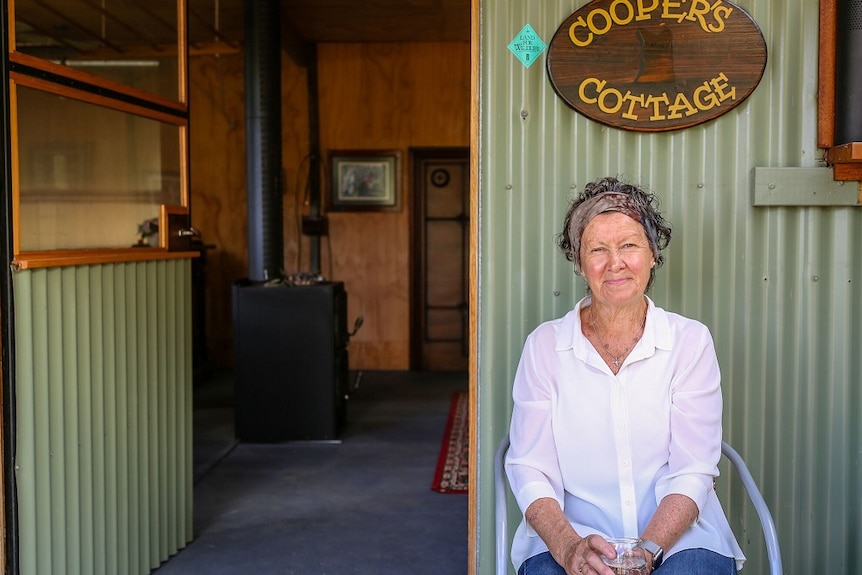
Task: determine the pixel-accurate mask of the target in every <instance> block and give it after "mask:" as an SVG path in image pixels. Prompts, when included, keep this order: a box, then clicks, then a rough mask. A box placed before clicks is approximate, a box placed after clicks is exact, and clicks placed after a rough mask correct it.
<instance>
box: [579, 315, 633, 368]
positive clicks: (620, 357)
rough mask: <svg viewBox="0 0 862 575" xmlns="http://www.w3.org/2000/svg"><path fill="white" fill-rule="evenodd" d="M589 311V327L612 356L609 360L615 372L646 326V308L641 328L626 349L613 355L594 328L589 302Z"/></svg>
mask: <svg viewBox="0 0 862 575" xmlns="http://www.w3.org/2000/svg"><path fill="white" fill-rule="evenodd" d="M589 311H590V327H592V328H593V333H594V334H596V337H597V338H598V340H599V343H600V344H601V346H602V347H603V348H604V349H605V351H606V352H608V355H610V356H611V357H612V358H613V359H612V360H611V363H613V364H614V367H615V368H616V370H615V371H614V373H616V372H617V371H619V369H620V366H622V364H623V360H624V359H625V358H626V357H627V356H628V355H629V352H630V351H631V350H632V349H634V347H635V345H636V344H637V342H638V340H639V339H640V338H641V336H642V335H643V331H644V327H645V326H646V310H644V319H643V321H642V322H641V328H640V329H639V330H638V332H637V333H636V334H635V337H634V338H633V339H632V342H631V344H630V345H629V346H628V347H627V348H626V349H624V350H623V351H622V352H621V353H620V354H619V355H614V353H613V352H612V351H611V348H610V347H608V344H606V343H605V340H604V339H602V334H600V333H599V330H597V329H596V319H595V317H593V306H592V304H590V308H589Z"/></svg>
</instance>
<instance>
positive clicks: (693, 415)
mask: <svg viewBox="0 0 862 575" xmlns="http://www.w3.org/2000/svg"><path fill="white" fill-rule="evenodd" d="M686 331H690V332H692V333H680V334H678V339H677V341H679V342H684V343H682V345H684V346H686V347H689V349H687V350H685V353H681V354H678V357H684V358H687V359H686V361H687V364H686V365H685V366H684V367H683V369H681V370H680V371H679V372H678V373H677V374H676V377H675V378H674V381H673V382H672V383H671V390H670V392H671V410H670V429H671V433H670V438H671V440H670V445H669V454H668V471H667V474H665V475H664V477H662V478H661V479H660V480H659V481H658V482H657V483H656V500H657V501H659V502H660V501H661V500H662V499H663V498H664V497H665V496H667V495H669V494H671V493H678V494H682V495H685V496H687V497H689V498H690V499H692V500H693V501H694V502H695V504H697V508H698V511H702V510H703V508H704V506H705V505H706V501H707V494H708V493H709V490H710V489H712V488H713V478H714V477H715V476H717V475H718V460H719V458H720V457H721V411H722V397H721V385H720V384H721V374H720V371H719V367H718V358H717V357H716V353H715V349H714V346H713V343H712V337H711V336H710V334H709V330H708V329H707V328H706V327H705V326H703V325H701V324H695V323H687V324H686Z"/></svg>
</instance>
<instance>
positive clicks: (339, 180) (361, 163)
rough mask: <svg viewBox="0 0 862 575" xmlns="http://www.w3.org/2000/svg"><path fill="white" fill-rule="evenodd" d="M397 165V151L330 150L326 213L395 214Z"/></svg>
mask: <svg viewBox="0 0 862 575" xmlns="http://www.w3.org/2000/svg"><path fill="white" fill-rule="evenodd" d="M400 164H401V153H400V152H399V151H398V150H331V151H330V152H329V154H328V165H329V186H330V195H329V208H330V210H332V211H337V212H338V211H342V212H346V211H355V212H361V211H399V210H400V209H401V166H400Z"/></svg>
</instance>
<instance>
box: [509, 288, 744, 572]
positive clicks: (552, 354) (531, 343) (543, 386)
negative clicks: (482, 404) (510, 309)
mask: <svg viewBox="0 0 862 575" xmlns="http://www.w3.org/2000/svg"><path fill="white" fill-rule="evenodd" d="M647 301H648V305H649V307H648V310H647V319H646V324H645V327H644V333H643V336H642V337H641V339H640V341H639V342H638V343H637V345H635V347H634V349H632V351H631V353H630V354H629V356H628V357H627V358H626V360H625V362H624V363H623V365H622V368H621V369H620V370H619V373H618V374H617V375H614V374H613V372H611V370H610V369H609V368H608V366H607V365H606V364H605V362H604V360H603V359H602V358H601V357H600V356H599V354H598V352H597V351H596V350H595V348H594V347H593V346H592V344H591V343H590V342H589V340H587V338H586V337H584V335H583V332H582V331H581V320H580V314H579V310H580V309H582V308H583V307H585V306H586V305H589V302H590V300H589V297H587V298H584V299H583V300H581V301H580V302H579V303H578V305H577V306H575V309H574V310H572V311H570V312H569V313H568V314H566V315H565V316H563V317H562V318H559V319H556V320H553V321H549V322H546V323H543V324H542V325H540V326H539V327H538V328H537V329H536V330H535V331H533V332H532V333H531V334H530V335H529V336H528V337H527V340H526V343H525V344H524V350H523V353H522V355H521V360H520V363H519V365H518V370H517V372H516V374H515V382H514V386H513V391H512V396H513V400H514V408H513V411H512V422H511V427H510V441H511V446H510V448H509V451H508V454H507V456H506V473H507V475H508V478H509V484H510V485H511V487H512V491H513V493H514V494H515V498H516V500H517V501H518V505H519V506H520V508H521V511H522V512H524V511H525V510H526V509H527V507H528V506H529V505H530V504H531V503H532V502H533V501H535V500H536V499H539V498H542V497H551V498H554V499H556V500H557V501H558V502H559V503H560V506H561V507H562V509H563V512H564V513H565V515H566V517H567V518H568V519H569V521H570V522H571V523H572V525H573V526H574V528H575V530H576V531H577V532H578V533H579V534H580V535H581V536H586V535H589V534H592V533H596V534H599V535H601V536H603V537H623V536H625V537H639V536H640V534H641V533H642V532H643V530H644V529H645V528H646V526H647V523H649V521H650V519H651V518H652V516H653V514H654V513H655V511H656V508H657V507H658V504H659V502H660V501H661V500H662V498H664V497H665V496H666V495H668V494H670V493H680V494H682V495H686V496H688V497H689V498H691V499H692V500H693V501H694V502H695V503H696V504H697V508H698V510H699V516H698V519H697V521H696V522H695V523H694V524H693V525H692V526H691V527H690V528H689V529H688V530H687V531H686V532H685V533H684V534H683V536H682V537H681V538H680V539H679V541H678V542H677V543H676V544H675V545H674V546H673V547H672V548H671V549H666V550H665V557H667V556H669V555H672V554H673V553H675V552H677V551H680V550H683V549H689V548H705V549H709V550H712V551H715V552H717V553H720V554H722V555H725V556H727V557H735V558H736V560H737V565H738V567H740V568H741V567H742V562H743V561H744V559H745V558H744V556H743V554H742V550H741V549H740V548H739V545H738V544H737V542H736V539H735V537H734V535H733V532H732V531H731V529H730V526H729V524H728V522H727V518H726V517H725V515H724V511H723V510H722V508H721V504H720V502H719V501H718V498H717V497H716V495H715V490H714V489H713V477H715V476H717V475H718V460H719V458H720V457H721V410H722V398H721V387H720V381H721V375H720V373H719V368H718V359H717V357H716V354H715V348H714V344H713V341H712V336H711V335H710V333H709V330H708V328H707V327H706V326H705V325H703V324H701V323H699V322H697V321H694V320H691V319H688V318H685V317H682V316H680V315H677V314H674V313H669V312H666V311H665V310H663V309H661V308H658V307H656V306H655V304H654V303H653V302H652V300H650V299H649V298H647ZM547 550H548V548H547V546H546V545H545V543H544V542H543V541H542V540H541V538H540V537H539V536H538V535H537V533H536V532H535V531H534V530H533V529H532V528H531V527H530V526H529V524H528V523H527V522H526V520H523V519H522V521H521V524H520V526H519V527H518V530H517V532H516V533H515V538H514V541H513V544H512V562H513V563H514V565H515V570H517V569H518V567H520V565H521V563H523V562H524V560H525V559H527V558H529V557H532V556H533V555H537V554H538V553H542V552H544V551H547Z"/></svg>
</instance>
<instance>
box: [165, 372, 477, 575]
mask: <svg viewBox="0 0 862 575" xmlns="http://www.w3.org/2000/svg"><path fill="white" fill-rule="evenodd" d="M356 376H357V374H356V373H351V380H350V383H351V386H353V385H354V383H355V382H356V381H357V379H356ZM358 381H359V384H358V387H357V388H356V389H355V390H354V391H353V392H352V393H351V397H350V400H349V402H348V412H347V423H346V426H345V431H344V433H343V435H342V437H341V442H340V443H336V442H328V443H325V442H291V443H283V444H275V445H272V444H270V445H261V444H258V445H253V444H237V443H236V441H235V440H234V439H233V429H234V428H233V408H232V404H233V402H232V397H233V380H232V377H231V376H230V374H229V373H228V374H222V375H219V376H216V377H213V378H212V379H210V380H208V381H207V382H206V383H204V384H200V385H198V386H196V387H195V391H194V393H195V402H194V403H195V416H194V421H195V423H194V437H195V447H194V459H195V461H194V468H195V471H194V472H195V488H194V533H195V540H194V541H193V542H192V543H190V544H189V545H188V546H187V547H186V548H185V549H183V550H181V551H180V552H179V553H178V554H176V555H175V556H173V557H172V558H171V559H169V560H168V561H167V562H165V563H163V564H162V565H161V566H160V567H159V568H158V569H156V570H155V571H154V573H155V574H157V575H175V574H207V575H218V574H248V573H255V574H270V573H272V574H285V575H290V574H302V575H310V574H321V575H323V574H337V575H365V574H369V575H371V574H374V575H386V574H393V575H396V574H397V575H405V574H411V575H424V574H428V575H432V574H433V575H440V574H441V573H445V574H447V575H458V574H459V573H467V563H468V554H467V495H459V494H441V493H437V492H436V491H432V490H431V482H432V480H433V477H434V470H435V467H436V464H437V457H438V454H439V450H440V444H441V442H442V440H443V434H444V431H445V427H446V420H447V416H448V414H449V407H450V404H451V399H452V394H453V393H454V392H455V391H458V390H463V391H466V390H467V386H468V383H467V375H466V374H464V373H446V372H436V373H432V372H401V371H399V372H394V371H372V372H363V373H362V374H361V377H360V378H359V380H358Z"/></svg>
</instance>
